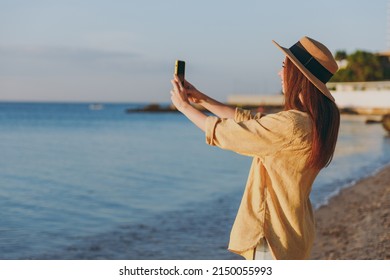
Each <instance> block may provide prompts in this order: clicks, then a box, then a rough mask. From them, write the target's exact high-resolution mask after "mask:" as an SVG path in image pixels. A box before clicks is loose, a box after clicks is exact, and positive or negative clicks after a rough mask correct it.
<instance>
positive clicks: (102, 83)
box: [0, 0, 388, 102]
mask: <svg viewBox="0 0 390 280" xmlns="http://www.w3.org/2000/svg"><path fill="white" fill-rule="evenodd" d="M387 2H388V1H385V0H375V1H369V0H345V1H343V0H327V1H315V0H295V1H288V0H279V1H260V0H259V1H254V0H249V1H245V0H241V1H230V0H226V1H222V0H221V1H219V0H215V1H212V0H208V1H205V0H197V1H185V0H181V1H176V0H166V1H157V0H128V1H125V0H111V1H108V0H105V1H103V0H79V1H75V0H34V1H29V0H26V1H22V0H9V1H4V0H0V6H1V9H0V101H4V100H7V101H8V100H15V101H87V102H141V101H146V102H169V97H170V94H169V91H170V87H171V85H170V79H171V77H172V72H173V66H174V61H175V60H176V59H182V60H185V61H186V62H187V68H186V77H187V79H188V80H189V81H190V82H192V83H193V84H194V85H195V86H196V87H198V88H199V89H200V90H202V91H204V92H205V93H207V94H209V95H211V96H214V97H215V98H217V99H219V100H221V101H225V100H226V99H227V97H228V96H229V95H232V94H276V93H278V92H279V91H280V82H279V78H278V76H277V72H278V71H279V69H280V67H281V62H282V60H283V55H282V53H281V52H280V51H279V50H278V49H276V48H275V47H274V45H273V44H272V42H271V40H273V39H274V40H276V41H277V42H279V43H280V44H282V45H283V46H286V47H290V46H291V45H292V44H294V43H295V42H296V41H298V40H299V38H301V37H302V36H304V35H307V36H310V37H312V38H314V39H317V40H319V41H321V42H323V43H324V44H326V45H327V46H328V47H329V49H330V50H331V51H332V52H334V51H335V50H340V49H344V50H346V51H347V52H352V51H354V50H356V49H363V50H368V51H372V52H376V51H383V50H385V49H387V48H388V39H387V38H388V34H387V26H388V24H387V22H388V19H387V10H388V3H387Z"/></svg>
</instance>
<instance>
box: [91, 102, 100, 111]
mask: <svg viewBox="0 0 390 280" xmlns="http://www.w3.org/2000/svg"><path fill="white" fill-rule="evenodd" d="M88 107H89V110H92V111H97V110H102V109H103V104H99V103H94V104H89V106H88Z"/></svg>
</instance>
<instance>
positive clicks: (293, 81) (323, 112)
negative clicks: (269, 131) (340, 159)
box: [283, 58, 340, 170]
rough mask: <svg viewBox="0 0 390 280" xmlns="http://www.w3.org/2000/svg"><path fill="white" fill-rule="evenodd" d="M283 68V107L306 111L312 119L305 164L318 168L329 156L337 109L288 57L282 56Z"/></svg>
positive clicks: (330, 157)
mask: <svg viewBox="0 0 390 280" xmlns="http://www.w3.org/2000/svg"><path fill="white" fill-rule="evenodd" d="M284 67H285V71H284V81H283V82H284V85H285V86H284V90H285V93H284V94H285V107H284V109H285V110H292V109H295V110H299V111H303V112H306V113H307V114H308V115H309V117H310V119H311V120H312V148H311V154H310V157H309V161H308V166H310V167H313V168H315V169H318V170H320V169H322V168H323V167H326V166H328V165H329V163H330V162H331V161H332V158H333V154H334V150H335V147H336V141H337V136H338V132H339V126H340V112H339V109H338V108H337V106H336V104H335V103H334V102H333V101H331V100H330V99H329V98H327V97H326V96H325V95H324V94H322V92H321V91H320V90H319V89H318V88H316V87H315V86H314V85H313V83H311V82H310V81H309V79H307V78H306V77H305V76H304V75H303V74H302V72H301V71H300V70H299V69H298V68H297V67H296V66H295V65H294V63H292V62H291V60H290V59H288V58H287V59H286V61H285V66H284ZM300 96H301V97H300Z"/></svg>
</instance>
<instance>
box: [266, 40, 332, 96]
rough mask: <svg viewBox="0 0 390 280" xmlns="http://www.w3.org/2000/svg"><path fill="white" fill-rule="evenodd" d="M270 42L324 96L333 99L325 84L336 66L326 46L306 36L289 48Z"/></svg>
mask: <svg viewBox="0 0 390 280" xmlns="http://www.w3.org/2000/svg"><path fill="white" fill-rule="evenodd" d="M272 42H273V43H274V44H275V45H276V46H277V47H278V48H279V49H280V50H281V51H282V52H284V54H285V55H286V56H287V57H288V58H289V59H290V60H291V61H292V62H293V63H294V64H295V65H296V66H297V67H298V68H299V70H301V72H302V73H303V74H304V75H305V76H306V77H307V78H308V79H309V80H310V81H311V82H312V83H313V84H314V85H315V86H316V87H317V88H318V89H319V90H320V91H321V92H322V93H323V94H325V96H326V97H328V98H329V99H330V100H332V101H333V102H334V101H335V100H334V98H333V96H332V94H331V93H330V91H329V90H328V88H327V87H326V85H325V84H326V83H327V82H328V81H329V80H330V78H332V76H333V75H334V73H336V71H337V70H338V66H337V63H336V60H335V59H334V57H333V55H332V53H331V52H330V51H329V49H328V48H327V47H325V46H324V45H323V44H321V43H320V42H317V41H316V40H313V39H311V38H309V37H306V36H305V37H303V38H302V39H301V40H299V42H297V43H296V44H295V45H293V46H292V47H291V48H289V49H287V48H283V47H281V46H280V45H279V44H278V43H276V42H275V41H273V40H272Z"/></svg>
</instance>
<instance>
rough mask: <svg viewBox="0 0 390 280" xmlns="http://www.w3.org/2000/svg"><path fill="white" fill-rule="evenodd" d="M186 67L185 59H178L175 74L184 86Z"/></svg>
mask: <svg viewBox="0 0 390 280" xmlns="http://www.w3.org/2000/svg"><path fill="white" fill-rule="evenodd" d="M185 68H186V63H185V61H182V60H176V63H175V74H176V75H177V76H178V77H179V80H180V82H181V85H182V86H184V72H185Z"/></svg>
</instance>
